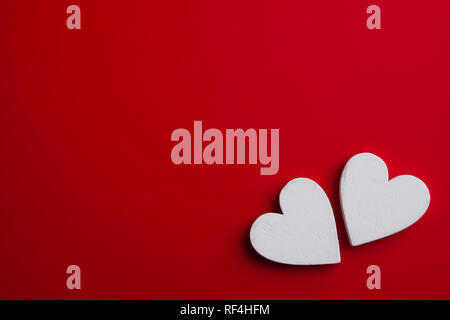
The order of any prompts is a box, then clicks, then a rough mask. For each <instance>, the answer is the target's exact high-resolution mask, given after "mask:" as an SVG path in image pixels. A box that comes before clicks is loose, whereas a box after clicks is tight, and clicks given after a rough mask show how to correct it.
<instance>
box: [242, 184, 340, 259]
mask: <svg viewBox="0 0 450 320" xmlns="http://www.w3.org/2000/svg"><path fill="white" fill-rule="evenodd" d="M280 206H281V210H282V212H283V213H284V214H282V215H281V214H278V213H266V214H263V215H262V216H260V217H259V218H258V219H256V220H255V222H254V223H253V225H252V227H251V230H250V241H251V243H252V246H253V248H255V250H256V251H257V252H258V253H259V254H261V255H262V256H264V257H265V258H267V259H269V260H272V261H275V262H280V263H286V264H294V265H315V264H331V263H339V262H341V258H340V254H339V242H338V238H337V232H336V224H335V221H334V215H333V209H332V208H331V205H330V202H329V201H328V198H327V195H326V194H325V192H324V191H323V190H322V188H321V187H320V186H319V185H318V184H317V183H315V182H314V181H312V180H309V179H306V178H298V179H294V180H291V181H290V182H289V183H288V184H287V185H286V186H285V187H284V188H283V190H281V193H280Z"/></svg>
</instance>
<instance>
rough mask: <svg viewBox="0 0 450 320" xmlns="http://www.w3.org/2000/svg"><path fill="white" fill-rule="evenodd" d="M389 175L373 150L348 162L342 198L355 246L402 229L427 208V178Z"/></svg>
mask: <svg viewBox="0 0 450 320" xmlns="http://www.w3.org/2000/svg"><path fill="white" fill-rule="evenodd" d="M388 179H389V175H388V169H387V166H386V164H385V163H384V161H383V160H382V159H381V158H379V157H377V156H376V155H374V154H371V153H360V154H357V155H355V156H353V157H352V158H351V159H350V160H349V161H348V162H347V164H346V165H345V168H344V171H343V172H342V175H341V182H340V199H341V207H342V213H343V215H344V221H345V226H346V229H347V234H348V236H349V239H350V242H351V244H352V245H353V246H357V245H360V244H364V243H367V242H371V241H374V240H378V239H381V238H384V237H387V236H390V235H392V234H394V233H396V232H399V231H401V230H403V229H405V228H407V227H409V226H411V225H412V224H414V223H415V222H416V221H417V220H419V219H420V218H421V217H422V216H423V215H424V213H425V212H426V211H427V209H428V206H429V204H430V192H429V191H428V188H427V186H426V185H425V183H424V182H422V181H421V180H420V179H418V178H416V177H414V176H410V175H402V176H398V177H395V178H393V179H391V180H388Z"/></svg>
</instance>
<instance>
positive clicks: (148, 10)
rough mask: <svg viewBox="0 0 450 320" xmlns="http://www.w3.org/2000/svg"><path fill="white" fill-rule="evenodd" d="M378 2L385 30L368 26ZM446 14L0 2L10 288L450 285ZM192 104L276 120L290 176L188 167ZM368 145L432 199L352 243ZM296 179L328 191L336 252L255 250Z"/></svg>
mask: <svg viewBox="0 0 450 320" xmlns="http://www.w3.org/2000/svg"><path fill="white" fill-rule="evenodd" d="M74 3H75V4H78V5H79V6H80V7H81V10H82V30H80V31H69V30H67V28H66V22H65V21H66V18H67V14H66V8H67V6H68V5H70V4H74ZM371 4H377V5H379V6H380V7H381V10H382V30H373V31H371V30H368V29H367V28H366V26H365V20H366V17H367V14H366V13H365V9H366V8H367V6H368V5H371ZM449 14H450V3H449V2H448V1H444V0H442V1H435V2H433V3H430V2H429V1H425V0H422V1H412V0H408V1H406V0H397V1H381V0H377V1H376V2H373V1H298V0H295V1H294V0H292V1H285V0H282V1H275V0H271V1H260V0H258V1H256V0H251V1H240V0H226V1H222V0H217V1H210V0H202V1H201V0H182V1H181V0H180V1H144V0H141V1H137V0H128V1H111V0H108V1H106V0H104V1H98V0H96V1H92V0H89V1H87V0H76V1H56V0H55V1H49V0H48V1H44V0H43V1H23V0H21V1H19V0H3V1H1V4H0V36H1V51H0V70H1V77H0V90H1V91H0V98H1V101H0V106H1V116H0V121H1V125H0V137H1V153H0V164H1V165H0V177H1V178H0V182H1V186H0V188H1V189H0V298H52V299H53V298H61V299H72V298H73V299H79V298H88V299H97V298H104V299H110V298H125V299H128V298H145V299H173V298H177V299H178V298H179V299H197V298H200V299H209V298H213V299H216V298H224V299H304V298H311V299H316V298H338V299H340V298H355V299H360V298H364V299H366V298H367V299H373V298H374V299H379V298H388V299H391V298H406V299H411V298H450V276H449V270H450V252H449V250H448V243H449V240H450V232H449V231H448V230H449V224H450V215H449V209H450V202H449V195H448V190H449V188H448V182H449V181H450V170H449V165H448V164H449V161H450V150H449V147H448V141H449V138H450V130H449V127H448V126H449V125H448V118H449V115H450V112H449V107H450V102H449V101H450V100H449V98H450V97H449V95H450V77H449V76H450V59H449V57H450V42H449V31H450V19H449V18H448V17H449ZM194 120H203V126H204V128H205V129H206V128H212V127H214V128H219V129H221V130H225V129H226V128H244V129H246V128H256V129H258V128H269V129H270V128H279V129H280V170H279V173H278V174H277V175H275V176H260V175H259V166H255V165H240V166H238V165H228V166H225V165H215V166H207V165H202V166H194V165H190V166H188V165H185V166H175V165H174V164H172V162H171V159H170V151H171V148H172V146H173V145H174V144H173V143H172V142H171V141H170V135H171V132H172V131H173V130H174V129H176V128H180V127H182V128H188V129H190V130H192V126H193V121H194ZM365 151H368V152H373V153H375V154H377V155H379V156H380V157H382V158H383V159H384V160H385V162H386V163H387V164H388V167H389V170H390V175H391V176H396V175H399V174H405V173H407V174H413V175H416V176H417V177H419V178H421V179H422V180H423V181H425V182H426V183H427V185H428V187H429V189H430V193H431V205H430V208H429V210H428V212H427V213H426V214H425V216H424V217H423V218H422V219H421V220H420V221H418V222H417V223H416V224H415V225H414V226H412V227H411V228H408V229H407V230H405V231H403V232H401V233H398V234H396V235H394V236H392V237H389V238H386V239H383V240H380V241H376V242H373V243H370V244H367V245H363V246H360V247H351V246H350V245H349V242H348V239H347V235H346V233H345V229H344V226H343V221H342V216H341V211H340V207H339V200H338V179H339V175H340V172H341V170H342V168H343V166H344V164H345V162H346V160H347V159H348V158H349V157H350V156H352V155H354V154H356V153H359V152H365ZM296 177H308V178H311V179H314V180H315V181H317V182H318V183H319V184H320V185H321V186H322V187H323V189H324V190H325V192H326V193H327V194H328V196H329V198H330V201H331V204H332V206H333V209H334V213H335V216H336V222H337V226H338V236H339V240H340V245H341V257H342V263H341V264H338V265H331V266H318V267H302V266H285V265H279V264H275V263H271V262H269V261H267V260H265V259H264V258H262V257H260V256H258V254H256V253H255V252H254V251H253V250H252V249H251V248H250V245H249V240H248V233H249V228H250V226H251V224H252V222H253V221H254V219H255V218H257V217H258V216H259V215H260V214H262V213H265V212H269V211H278V210H279V206H278V194H279V192H280V190H281V188H282V187H283V186H284V185H285V184H286V183H287V182H288V181H289V180H291V179H293V178H296ZM70 264H77V265H79V266H80V267H81V269H82V290H80V291H77V290H73V291H69V290H67V289H66V283H65V281H66V277H67V275H66V273H65V271H66V267H67V266H68V265H70ZM370 264H377V265H379V266H380V267H381V271H382V275H381V280H382V290H379V291H376V290H375V291H370V290H368V289H367V288H366V278H367V275H366V272H365V271H366V268H367V266H368V265H370Z"/></svg>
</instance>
